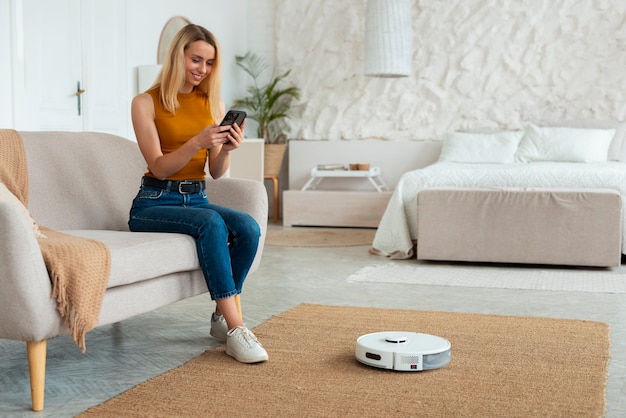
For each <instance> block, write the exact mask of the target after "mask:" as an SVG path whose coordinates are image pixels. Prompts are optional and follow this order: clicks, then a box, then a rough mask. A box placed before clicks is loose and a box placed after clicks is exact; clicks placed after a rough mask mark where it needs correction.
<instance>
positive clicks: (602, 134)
mask: <svg viewBox="0 0 626 418" xmlns="http://www.w3.org/2000/svg"><path fill="white" fill-rule="evenodd" d="M614 135H615V129H579V128H565V127H539V126H535V125H533V124H532V123H529V124H526V125H525V126H524V137H523V138H522V141H521V142H520V145H519V148H518V150H517V154H516V156H515V159H516V160H517V161H519V162H533V161H567V162H583V163H592V162H602V161H607V158H608V152H609V146H610V145H611V140H612V139H613V136H614Z"/></svg>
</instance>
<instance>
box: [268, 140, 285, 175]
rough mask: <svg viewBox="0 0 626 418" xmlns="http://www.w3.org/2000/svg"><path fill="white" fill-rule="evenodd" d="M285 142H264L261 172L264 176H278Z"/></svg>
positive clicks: (283, 155)
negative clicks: (263, 158) (263, 159)
mask: <svg viewBox="0 0 626 418" xmlns="http://www.w3.org/2000/svg"><path fill="white" fill-rule="evenodd" d="M286 149H287V144H265V161H264V169H263V173H264V176H265V177H266V178H268V177H278V175H279V174H280V169H281V167H282V165H283V159H284V157H285V151H286Z"/></svg>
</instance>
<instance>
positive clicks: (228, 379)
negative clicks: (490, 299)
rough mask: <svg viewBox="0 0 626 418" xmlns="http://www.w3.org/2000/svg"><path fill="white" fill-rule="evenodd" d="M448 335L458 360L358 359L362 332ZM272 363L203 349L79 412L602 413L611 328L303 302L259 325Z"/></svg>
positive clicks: (118, 414) (104, 414) (115, 414)
mask: <svg viewBox="0 0 626 418" xmlns="http://www.w3.org/2000/svg"><path fill="white" fill-rule="evenodd" d="M391 330H401V331H414V332H422V333H427V334H434V335H439V336H442V337H444V338H447V339H448V340H449V341H450V343H451V346H452V348H451V353H452V361H451V362H450V364H448V365H447V366H446V367H444V368H441V369H437V370H431V371H423V372H396V371H392V370H383V369H377V368H372V367H368V366H365V365H363V364H361V363H359V362H357V361H356V359H355V357H354V350H355V344H356V339H357V337H359V336H361V335H363V334H366V333H370V332H380V331H391ZM254 332H255V333H256V335H257V336H258V337H259V339H260V341H262V342H263V344H264V346H265V347H266V349H267V351H268V353H269V355H270V361H269V362H267V363H262V364H257V365H244V364H240V363H238V362H236V361H235V360H233V359H232V358H230V357H228V356H227V355H226V354H224V347H223V346H222V347H220V348H218V349H216V350H211V351H206V352H205V353H204V354H202V355H201V356H199V357H197V358H195V359H193V360H191V361H189V362H188V363H186V364H185V365H183V366H181V367H179V368H177V369H174V370H171V371H169V372H167V373H165V374H163V375H161V376H158V377H155V378H153V379H151V380H148V381H147V382H145V383H142V384H140V385H138V386H136V387H134V388H132V389H130V390H128V391H127V392H125V393H123V394H121V395H119V396H117V397H115V398H113V399H111V400H109V401H107V402H105V403H104V404H102V405H99V406H96V407H94V408H91V409H89V410H87V411H86V412H84V413H83V414H81V415H80V417H174V416H176V417H200V416H202V417H209V416H211V417H213V416H233V417H300V416H308V417H331V416H336V417H349V416H352V417H389V416H402V417H409V416H419V417H443V416H459V417H460V416H462V417H496V416H499V417H504V416H506V417H513V416H515V417H533V416H536V417H546V416H551V417H574V416H576V417H599V416H602V415H603V413H604V410H605V399H604V390H605V387H606V379H607V370H608V369H607V367H608V361H609V327H608V325H607V324H604V323H600V322H590V321H579V320H564V319H547V318H531V317H511V316H496V315H484V314H463V313H447V312H426V311H408V310H387V309H377V308H355V307H336V306H321V305H306V304H305V305H300V306H298V307H296V308H294V309H291V310H289V311H287V312H285V313H283V314H280V315H278V316H275V317H273V318H271V319H270V320H269V321H267V322H265V323H263V324H262V325H260V326H258V327H257V328H255V330H254Z"/></svg>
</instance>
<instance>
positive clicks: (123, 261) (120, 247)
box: [62, 230, 200, 288]
mask: <svg viewBox="0 0 626 418" xmlns="http://www.w3.org/2000/svg"><path fill="white" fill-rule="evenodd" d="M62 232H65V233H66V234H73V235H77V236H80V237H84V238H91V239H96V240H99V241H101V242H103V243H104V244H106V246H107V247H109V250H110V251H111V277H110V279H109V284H108V286H107V288H112V287H115V286H121V285H126V284H131V283H136V282H140V281H143V280H149V279H152V278H155V277H159V276H163V275H166V274H171V273H176V272H181V271H191V270H198V269H199V268H200V265H199V263H198V256H197V253H196V244H195V240H194V239H193V238H192V237H190V236H188V235H182V234H173V233H165V232H126V231H104V230H65V231H62ZM163 260H167V262H166V263H164V262H163Z"/></svg>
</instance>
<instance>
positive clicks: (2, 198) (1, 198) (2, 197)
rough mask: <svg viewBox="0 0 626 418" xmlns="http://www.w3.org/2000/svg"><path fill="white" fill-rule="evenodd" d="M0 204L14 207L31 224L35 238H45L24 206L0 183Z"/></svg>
mask: <svg viewBox="0 0 626 418" xmlns="http://www.w3.org/2000/svg"><path fill="white" fill-rule="evenodd" d="M0 202H3V203H8V204H9V205H12V206H15V207H16V208H18V209H19V210H20V211H21V212H22V214H23V215H24V217H25V218H27V219H28V221H29V222H30V223H31V225H32V227H33V233H34V234H35V238H46V236H45V235H44V234H42V232H41V231H40V230H39V226H38V225H37V223H35V220H34V219H33V217H32V216H31V215H30V212H29V211H28V209H26V206H24V205H23V204H22V202H20V200H19V199H18V198H17V197H16V196H15V195H14V194H13V193H11V191H10V190H9V189H7V187H6V186H5V185H4V184H3V183H0Z"/></svg>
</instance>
